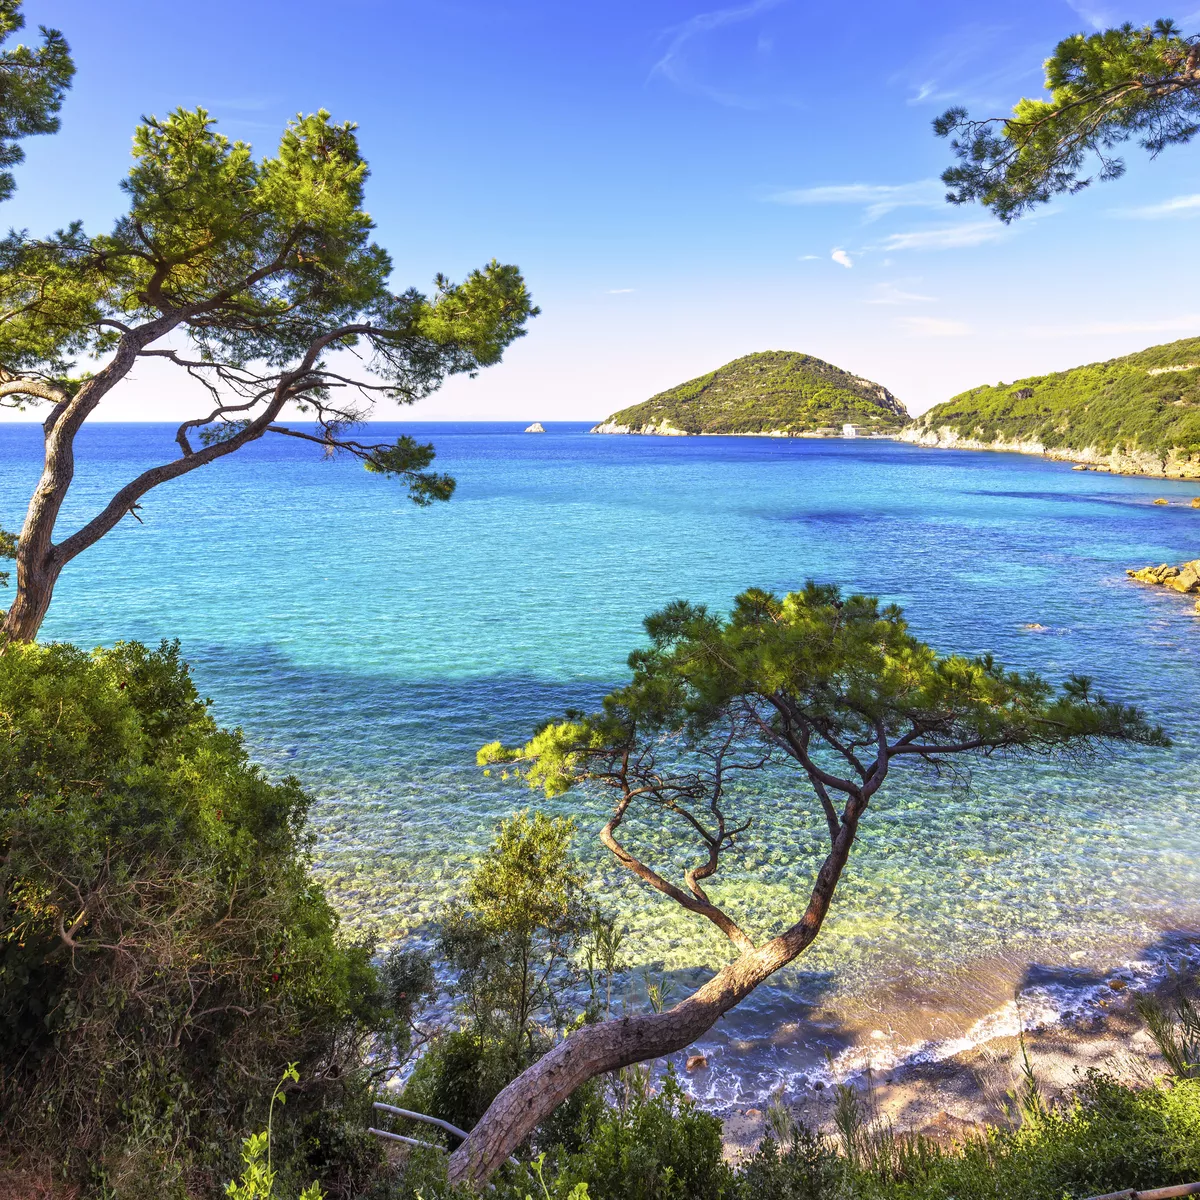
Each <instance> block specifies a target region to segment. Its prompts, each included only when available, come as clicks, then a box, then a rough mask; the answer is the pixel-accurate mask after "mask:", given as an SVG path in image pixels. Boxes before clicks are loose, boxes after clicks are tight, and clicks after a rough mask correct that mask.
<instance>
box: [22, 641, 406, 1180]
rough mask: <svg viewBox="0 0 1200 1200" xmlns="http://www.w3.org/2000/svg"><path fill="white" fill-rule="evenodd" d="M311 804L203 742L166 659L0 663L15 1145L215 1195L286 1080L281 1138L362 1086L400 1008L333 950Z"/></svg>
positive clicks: (47, 654)
mask: <svg viewBox="0 0 1200 1200" xmlns="http://www.w3.org/2000/svg"><path fill="white" fill-rule="evenodd" d="M307 808H308V799H307V797H306V796H305V795H304V793H303V792H302V791H301V789H300V787H299V785H298V784H297V783H296V781H295V780H292V779H287V780H283V781H281V782H278V783H273V782H271V781H269V780H268V779H266V778H265V776H264V775H263V774H262V772H261V771H260V770H259V769H258V768H257V767H255V766H254V765H252V764H251V763H250V762H249V759H248V757H247V754H246V750H245V747H244V746H243V743H242V739H241V736H240V735H239V734H238V733H236V732H231V731H228V730H223V729H220V728H218V726H217V725H216V723H215V722H214V721H213V719H212V717H211V716H210V715H209V712H208V704H207V702H206V701H204V700H202V699H201V698H200V696H199V695H198V694H197V691H196V688H195V686H194V685H193V683H192V680H191V678H190V677H189V674H188V668H187V667H186V665H185V664H183V663H182V662H181V661H180V657H179V649H178V646H177V645H175V646H171V645H167V644H166V643H164V644H163V645H162V646H161V647H160V648H159V649H158V650H154V651H151V650H148V649H146V648H145V647H144V646H141V645H138V644H136V643H131V644H123V645H118V646H116V647H114V648H113V649H111V650H98V651H96V652H94V653H93V654H90V655H89V654H86V653H84V652H82V651H80V650H78V649H76V648H74V647H71V646H66V645H46V646H17V645H12V646H8V647H6V648H5V651H4V653H3V654H2V655H0V884H2V887H3V902H2V905H0V1066H2V1071H0V1126H3V1128H4V1130H5V1135H6V1140H7V1142H8V1144H9V1146H10V1147H12V1148H15V1149H17V1150H19V1151H21V1152H22V1153H24V1154H27V1155H33V1156H35V1157H36V1156H37V1155H39V1154H40V1155H43V1156H52V1157H54V1158H56V1159H62V1158H64V1157H65V1158H66V1159H68V1160H69V1161H68V1163H67V1164H66V1165H67V1169H68V1171H69V1172H72V1173H74V1174H75V1176H76V1177H82V1176H83V1175H85V1174H87V1175H89V1176H90V1177H91V1179H92V1180H93V1182H94V1183H95V1184H96V1186H98V1187H99V1186H101V1185H107V1186H109V1187H110V1188H112V1189H113V1190H115V1191H116V1192H117V1193H118V1194H120V1195H121V1196H125V1195H130V1196H133V1195H135V1194H140V1193H141V1191H145V1194H147V1195H155V1196H164V1195H168V1194H173V1192H172V1189H173V1191H174V1192H175V1193H178V1192H179V1191H180V1189H182V1187H183V1186H184V1183H185V1182H187V1183H188V1186H189V1187H190V1188H192V1189H196V1188H199V1189H200V1190H205V1189H206V1188H207V1189H208V1190H213V1189H215V1188H216V1186H217V1184H219V1183H220V1182H222V1181H223V1179H228V1178H229V1176H230V1175H231V1174H232V1173H233V1171H232V1170H231V1169H230V1168H231V1166H236V1164H235V1163H232V1164H231V1161H230V1160H231V1156H232V1155H234V1154H235V1153H236V1147H237V1144H238V1142H239V1140H240V1132H241V1131H244V1130H245V1129H247V1128H257V1127H258V1126H259V1125H260V1124H261V1120H262V1117H263V1115H264V1110H265V1105H266V1103H267V1097H269V1096H270V1094H271V1088H272V1086H273V1083H274V1081H275V1079H277V1078H278V1076H279V1072H280V1070H281V1069H282V1067H283V1065H285V1064H286V1063H288V1062H296V1063H298V1065H299V1070H300V1074H301V1077H302V1079H303V1081H304V1082H303V1083H302V1084H301V1085H300V1087H299V1089H298V1090H297V1094H296V1097H295V1103H294V1104H293V1106H291V1107H290V1108H289V1110H288V1111H289V1116H290V1117H294V1120H296V1121H299V1120H300V1119H301V1118H303V1117H304V1116H305V1115H306V1114H308V1113H311V1112H314V1111H318V1110H319V1109H320V1108H321V1107H322V1106H324V1105H325V1104H326V1103H327V1102H329V1101H330V1099H331V1098H337V1097H345V1096H348V1095H349V1094H350V1093H351V1092H353V1091H354V1090H355V1089H358V1090H359V1091H361V1090H362V1089H363V1088H364V1087H365V1081H364V1079H363V1077H362V1075H361V1068H360V1063H361V1061H362V1055H363V1051H364V1049H365V1048H366V1046H367V1045H368V1043H369V1042H371V1041H372V1040H374V1039H377V1038H382V1039H384V1040H385V1041H391V1042H403V1040H404V1029H405V1028H406V1025H405V1020H404V1018H405V1017H406V1015H407V1013H406V1008H405V1004H406V1002H405V1001H404V1000H403V999H400V998H399V997H398V996H397V995H396V994H395V991H394V989H390V988H389V987H388V986H386V983H385V981H384V980H383V979H381V977H380V976H379V975H378V974H377V973H376V971H375V970H374V969H373V967H372V965H371V955H372V947H370V946H368V945H365V944H353V943H348V942H345V941H343V940H342V939H341V938H340V937H339V935H338V931H337V919H336V916H335V914H334V912H333V910H332V908H331V907H330V905H329V904H328V902H327V901H326V899H325V896H324V894H323V893H322V891H321V889H320V888H319V887H318V886H317V885H316V884H314V883H313V882H312V880H311V878H310V877H309V874H308V854H309V836H308V834H307V833H306V831H305V819H306V814H307ZM282 1133H283V1141H284V1142H285V1143H286V1142H287V1141H288V1138H289V1137H290V1136H292V1135H290V1134H288V1132H287V1131H282ZM294 1140H295V1139H294V1137H293V1142H294ZM118 1183H119V1186H118Z"/></svg>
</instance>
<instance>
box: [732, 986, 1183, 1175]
mask: <svg viewBox="0 0 1200 1200" xmlns="http://www.w3.org/2000/svg"><path fill="white" fill-rule="evenodd" d="M1177 986H1178V985H1177V982H1176V981H1175V980H1173V979H1170V978H1168V979H1164V980H1160V981H1158V982H1157V983H1156V984H1155V985H1154V986H1151V987H1147V988H1144V989H1134V988H1125V987H1121V988H1120V989H1117V990H1114V989H1111V988H1110V990H1109V994H1108V995H1107V996H1102V997H1100V998H1099V999H1098V1001H1097V1004H1096V1006H1095V1011H1094V1012H1092V1013H1090V1014H1079V1015H1075V1016H1071V1017H1069V1018H1067V1019H1065V1020H1063V1021H1061V1022H1058V1023H1055V1024H1052V1025H1047V1026H1043V1027H1040V1028H1032V1029H1028V1030H1025V1031H1024V1032H1023V1033H1018V1034H1005V1035H1003V1036H1000V1037H997V1038H993V1039H991V1040H989V1041H986V1042H981V1043H980V1044H978V1045H975V1046H971V1047H969V1048H966V1049H964V1050H961V1051H959V1052H958V1053H957V1054H954V1055H951V1056H949V1057H947V1058H944V1059H941V1060H939V1061H934V1062H910V1063H903V1064H900V1065H898V1066H895V1067H892V1068H889V1069H880V1070H876V1071H870V1070H868V1071H864V1072H860V1073H858V1074H857V1075H850V1076H848V1077H847V1079H846V1080H845V1081H844V1082H845V1083H847V1084H848V1085H850V1086H852V1087H854V1089H855V1090H856V1091H857V1092H858V1093H859V1095H860V1097H861V1098H862V1099H863V1101H864V1103H865V1105H866V1108H867V1111H868V1112H869V1113H871V1114H872V1116H873V1118H874V1120H875V1121H876V1122H877V1123H878V1124H879V1125H882V1126H884V1127H890V1128H891V1129H893V1130H895V1131H896V1132H897V1133H916V1134H920V1135H922V1136H925V1137H929V1138H933V1139H935V1140H937V1141H939V1142H941V1143H943V1144H947V1145H949V1144H951V1143H954V1142H962V1141H964V1140H965V1139H966V1138H969V1137H972V1136H978V1135H980V1134H982V1133H983V1131H984V1129H985V1128H986V1127H987V1126H989V1125H994V1126H1003V1125H1008V1124H1011V1116H1010V1113H1011V1110H1012V1109H1013V1108H1014V1107H1015V1105H1014V1103H1013V1099H1012V1093H1013V1092H1014V1091H1015V1090H1016V1089H1017V1088H1018V1087H1019V1085H1020V1083H1021V1078H1022V1069H1023V1066H1024V1055H1025V1054H1028V1056H1029V1061H1030V1064H1031V1065H1032V1068H1033V1071H1034V1074H1035V1076H1036V1078H1037V1082H1038V1085H1039V1087H1040V1089H1041V1091H1042V1093H1043V1095H1044V1096H1045V1098H1046V1099H1047V1100H1048V1101H1050V1102H1055V1101H1058V1100H1061V1099H1063V1098H1064V1097H1067V1096H1069V1094H1070V1093H1071V1092H1072V1091H1073V1090H1074V1089H1075V1088H1076V1087H1078V1086H1079V1084H1080V1083H1082V1082H1083V1081H1084V1079H1085V1078H1086V1076H1087V1074H1088V1073H1089V1072H1091V1071H1099V1072H1100V1073H1102V1074H1104V1075H1107V1076H1109V1077H1111V1078H1114V1079H1116V1080H1118V1081H1119V1082H1122V1083H1125V1084H1129V1085H1132V1086H1145V1085H1148V1084H1150V1083H1152V1082H1153V1081H1154V1080H1155V1079H1156V1078H1158V1077H1161V1076H1163V1075H1164V1074H1166V1073H1167V1067H1166V1064H1165V1063H1164V1061H1163V1059H1162V1056H1161V1055H1160V1054H1159V1053H1158V1050H1157V1047H1156V1046H1155V1044H1154V1040H1153V1038H1151V1036H1150V1034H1149V1032H1148V1031H1147V1030H1146V1028H1145V1024H1144V1022H1143V1021H1142V1019H1141V1017H1140V1016H1139V1015H1138V1013H1137V1011H1136V1007H1135V1004H1136V1000H1137V997H1138V996H1145V995H1152V996H1156V997H1158V998H1161V999H1165V998H1167V997H1169V995H1170V994H1171V993H1172V992H1173V991H1174V989H1175V988H1176V987H1177ZM836 1097H837V1089H836V1087H834V1086H829V1085H814V1086H813V1087H809V1088H805V1089H803V1090H797V1091H795V1092H791V1093H787V1092H785V1093H782V1094H781V1096H780V1099H781V1100H782V1102H783V1103H784V1104H785V1105H786V1106H787V1107H788V1108H789V1109H790V1110H791V1111H792V1112H793V1113H794V1115H795V1116H797V1117H798V1118H799V1119H800V1120H802V1121H803V1122H804V1123H806V1124H807V1125H809V1126H811V1127H812V1128H814V1129H816V1130H819V1131H821V1132H823V1133H826V1134H831V1133H833V1132H834V1130H835V1126H834V1105H835V1102H836ZM723 1123H724V1132H723V1139H724V1143H725V1154H726V1157H727V1158H728V1159H730V1160H736V1159H738V1158H739V1157H741V1156H743V1155H748V1154H752V1153H753V1152H754V1150H755V1149H756V1147H757V1146H758V1144H759V1142H760V1141H762V1139H763V1137H764V1136H765V1135H766V1134H767V1133H768V1132H769V1125H768V1118H767V1113H766V1106H765V1105H764V1106H759V1107H750V1108H748V1109H738V1108H734V1109H732V1110H730V1111H727V1113H726V1114H724V1115H723Z"/></svg>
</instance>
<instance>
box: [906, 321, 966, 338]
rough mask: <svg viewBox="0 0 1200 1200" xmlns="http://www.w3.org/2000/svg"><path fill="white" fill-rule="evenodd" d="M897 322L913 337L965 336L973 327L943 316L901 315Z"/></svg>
mask: <svg viewBox="0 0 1200 1200" xmlns="http://www.w3.org/2000/svg"><path fill="white" fill-rule="evenodd" d="M896 324H897V325H898V326H899V327H900V328H901V329H902V330H903V331H904V332H905V333H907V334H909V335H910V336H912V337H965V336H966V335H967V334H969V333H970V332H971V327H970V326H969V325H966V324H964V323H963V322H962V321H948V320H946V319H944V318H942V317H900V318H898V319H897V321H896Z"/></svg>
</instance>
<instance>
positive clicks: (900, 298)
mask: <svg viewBox="0 0 1200 1200" xmlns="http://www.w3.org/2000/svg"><path fill="white" fill-rule="evenodd" d="M932 300H933V297H932V296H922V295H921V294H920V293H919V292H906V291H905V290H904V289H903V288H901V287H899V286H898V285H896V284H894V283H887V282H884V283H877V284H876V285H875V287H874V288H873V289H872V293H871V295H870V296H868V297H867V303H868V304H925V303H929V302H931V301H932Z"/></svg>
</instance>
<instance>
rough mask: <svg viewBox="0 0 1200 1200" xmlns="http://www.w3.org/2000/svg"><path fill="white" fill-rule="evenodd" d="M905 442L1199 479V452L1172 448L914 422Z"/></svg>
mask: <svg viewBox="0 0 1200 1200" xmlns="http://www.w3.org/2000/svg"><path fill="white" fill-rule="evenodd" d="M896 437H897V439H898V440H899V441H902V442H911V443H912V444H913V445H916V446H931V447H934V448H937V449H941V450H1004V451H1008V452H1011V453H1013V454H1038V455H1041V456H1042V457H1043V458H1052V459H1057V460H1059V461H1062V462H1073V463H1079V464H1081V465H1083V466H1088V467H1092V468H1093V469H1095V470H1097V471H1108V472H1110V473H1111V474H1113V475H1153V476H1158V477H1160V478H1163V479H1200V454H1186V453H1182V452H1181V451H1179V450H1178V449H1174V448H1172V449H1170V450H1168V451H1167V452H1166V454H1162V453H1161V452H1157V451H1150V450H1137V449H1129V450H1126V449H1120V450H1117V449H1113V450H1110V451H1108V453H1104V452H1103V451H1102V450H1100V449H1098V448H1097V447H1095V446H1086V447H1084V448H1082V449H1076V448H1075V447H1072V446H1046V445H1043V444H1042V443H1041V442H1038V441H1006V440H1004V439H997V440H995V441H984V440H982V439H981V438H975V437H963V436H962V435H961V434H960V433H959V432H958V430H957V429H955V428H954V427H953V426H950V425H941V426H938V427H937V428H930V427H929V426H927V425H924V424H920V423H915V424H913V425H909V426H908V427H907V428H905V429H902V430H901V431H900V432H899V433H898V434H897V435H896Z"/></svg>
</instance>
